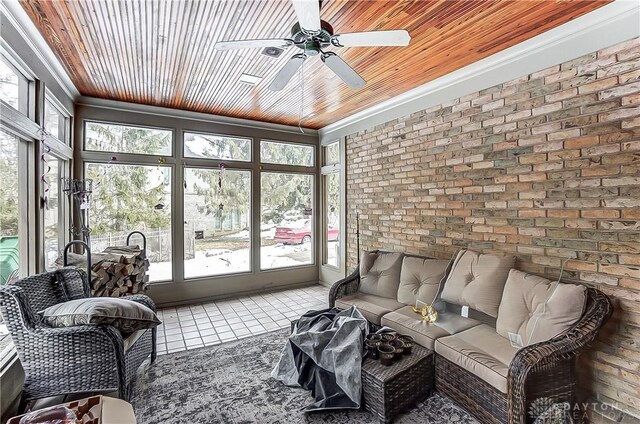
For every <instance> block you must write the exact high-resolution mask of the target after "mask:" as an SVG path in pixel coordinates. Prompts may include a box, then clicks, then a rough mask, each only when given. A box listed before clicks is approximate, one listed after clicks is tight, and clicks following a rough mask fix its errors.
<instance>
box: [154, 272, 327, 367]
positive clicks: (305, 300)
mask: <svg viewBox="0 0 640 424" xmlns="http://www.w3.org/2000/svg"><path fill="white" fill-rule="evenodd" d="M328 295H329V288H328V287H325V286H321V285H319V284H318V285H314V286H309V287H304V288H299V289H292V290H282V291H275V292H271V293H266V294H261V295H254V296H243V297H237V298H232V299H224V300H219V301H215V302H209V303H203V304H197V305H189V306H180V307H175V308H163V309H161V310H159V311H158V317H159V318H160V320H161V321H162V324H161V325H160V326H158V354H159V355H162V354H166V353H173V352H179V351H183V350H186V349H195V348H199V347H203V346H211V345H215V344H219V343H223V342H228V341H232V340H238V339H242V338H245V337H250V336H253V335H256V334H262V333H266V332H267V331H274V330H279V329H281V328H289V326H290V324H291V321H292V320H295V319H297V318H298V317H299V316H300V315H302V314H303V313H305V312H306V311H308V310H310V309H323V308H326V307H327V305H328Z"/></svg>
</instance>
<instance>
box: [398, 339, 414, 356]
mask: <svg viewBox="0 0 640 424" xmlns="http://www.w3.org/2000/svg"><path fill="white" fill-rule="evenodd" d="M398 340H400V341H402V343H404V348H403V353H404V354H405V355H408V354H410V353H411V349H412V348H413V337H411V336H399V337H398Z"/></svg>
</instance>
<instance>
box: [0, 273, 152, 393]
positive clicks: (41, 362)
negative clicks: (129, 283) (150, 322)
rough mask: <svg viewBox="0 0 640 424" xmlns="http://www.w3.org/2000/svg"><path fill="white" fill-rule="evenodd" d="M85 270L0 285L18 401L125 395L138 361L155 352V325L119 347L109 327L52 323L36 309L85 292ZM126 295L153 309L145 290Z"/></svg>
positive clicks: (118, 339)
mask: <svg viewBox="0 0 640 424" xmlns="http://www.w3.org/2000/svg"><path fill="white" fill-rule="evenodd" d="M90 293H91V292H90V289H89V287H88V282H87V278H86V273H85V272H84V271H81V270H79V269H76V268H63V269H61V270H58V271H54V272H47V273H43V274H38V275H33V276H30V277H27V278H23V279H21V280H18V281H16V282H14V283H13V284H10V285H7V286H4V287H0V312H1V313H2V316H3V317H4V321H5V322H6V324H7V327H8V329H9V332H10V334H11V338H12V339H13V342H14V344H15V347H16V350H17V352H18V358H19V359H20V362H21V363H22V367H23V368H24V371H25V384H24V389H23V394H22V402H23V403H24V402H26V401H29V400H32V399H39V398H43V397H49V396H55V395H61V394H68V393H84V392H103V391H113V390H118V394H119V397H120V398H122V399H127V400H128V399H129V398H130V394H131V389H132V386H133V385H132V382H133V381H134V379H135V375H136V371H137V369H138V367H139V366H140V365H141V364H142V362H143V361H144V360H145V359H146V358H147V357H148V356H149V355H151V362H152V363H153V362H154V361H155V357H156V348H155V345H156V343H155V341H156V330H155V329H153V330H151V331H148V330H147V331H146V332H145V333H144V334H142V335H141V336H140V337H139V338H138V339H137V340H135V342H134V343H133V344H132V345H131V346H129V347H128V349H127V350H126V351H125V341H124V340H123V338H122V335H121V334H120V332H119V331H118V330H116V329H115V328H114V327H111V326H91V325H82V326H73V327H66V328H52V327H49V326H47V325H46V324H44V323H43V322H42V319H41V318H40V317H39V315H38V314H37V312H38V311H41V310H43V309H45V308H47V307H49V306H52V305H55V304H57V303H60V302H63V301H66V300H72V299H81V298H87V297H90V296H91V294H90ZM127 299H129V300H132V301H135V302H138V303H141V304H143V305H145V306H147V307H149V308H151V309H152V310H154V311H155V304H154V303H153V301H152V300H151V299H150V298H149V297H148V296H145V295H133V296H129V297H127Z"/></svg>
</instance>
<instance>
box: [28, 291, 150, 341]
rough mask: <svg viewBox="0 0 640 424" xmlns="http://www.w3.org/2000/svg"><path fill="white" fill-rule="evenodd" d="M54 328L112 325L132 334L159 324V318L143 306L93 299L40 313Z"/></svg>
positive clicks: (110, 299) (101, 298)
mask: <svg viewBox="0 0 640 424" xmlns="http://www.w3.org/2000/svg"><path fill="white" fill-rule="evenodd" d="M38 313H39V314H40V315H41V316H42V319H43V321H44V322H45V323H46V324H48V325H50V326H52V327H72V326H75V325H111V326H114V327H115V328H117V329H118V330H119V331H120V332H121V333H122V334H130V333H133V332H135V331H138V330H142V329H145V328H153V327H156V326H157V325H158V324H160V320H159V319H158V317H157V316H156V314H155V313H154V312H153V311H152V310H151V309H149V308H147V307H146V306H144V305H141V304H139V303H137V302H134V301H132V300H127V299H119V298H109V297H90V298H86V299H76V300H70V301H68V302H62V303H58V304H56V305H53V306H50V307H48V308H47V309H45V310H43V311H40V312H38Z"/></svg>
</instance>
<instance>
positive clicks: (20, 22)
mask: <svg viewBox="0 0 640 424" xmlns="http://www.w3.org/2000/svg"><path fill="white" fill-rule="evenodd" d="M0 11H2V12H3V14H4V15H5V16H6V18H7V19H8V20H9V22H11V24H12V25H13V26H14V27H15V28H16V30H17V31H18V32H19V33H20V35H21V36H22V38H23V39H24V41H25V42H26V43H27V44H28V45H29V47H30V48H31V50H32V51H33V52H34V53H35V54H36V56H37V57H38V59H40V61H41V62H42V63H44V64H45V65H47V66H49V70H50V71H51V74H52V75H53V77H54V78H55V79H56V81H57V82H58V84H60V87H62V89H63V90H64V91H65V94H67V96H69V97H70V98H71V99H76V98H78V97H80V92H79V91H78V89H77V88H76V86H75V85H74V84H73V81H71V78H70V77H69V74H67V71H66V70H65V69H64V66H62V63H61V62H60V61H59V60H58V58H57V56H56V55H55V54H54V53H53V50H51V47H49V45H48V44H47V42H46V41H45V39H44V37H43V36H42V34H40V31H38V29H37V28H36V26H35V25H34V23H33V22H32V21H31V18H29V15H27V12H25V11H24V9H23V8H22V6H21V5H20V3H19V2H18V0H2V2H0Z"/></svg>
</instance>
